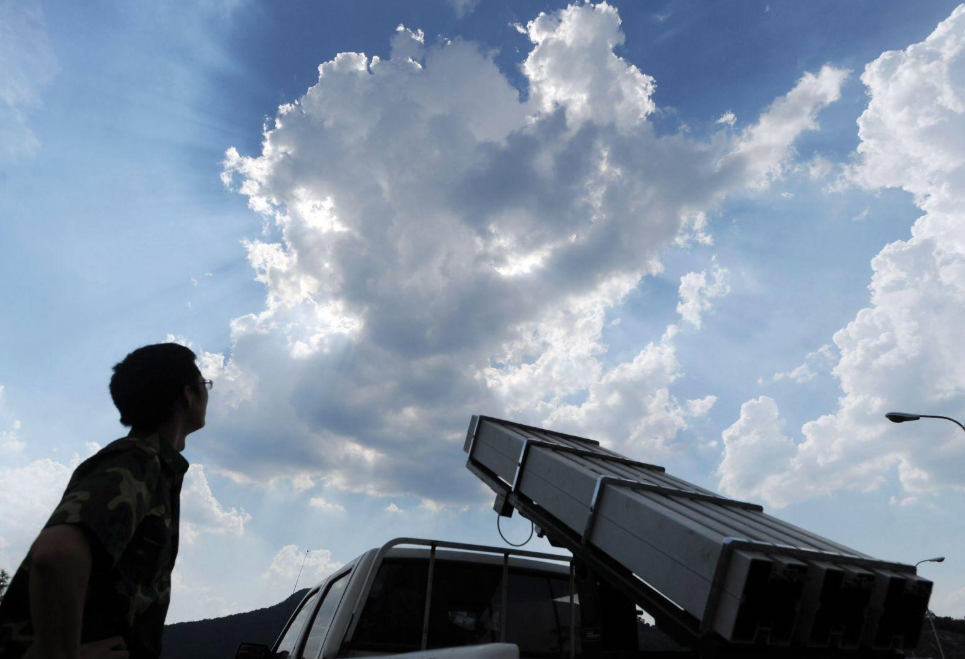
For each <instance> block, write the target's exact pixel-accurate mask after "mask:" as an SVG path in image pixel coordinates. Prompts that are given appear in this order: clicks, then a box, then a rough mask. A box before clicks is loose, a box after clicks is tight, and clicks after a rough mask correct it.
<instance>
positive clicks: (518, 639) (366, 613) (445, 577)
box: [237, 538, 679, 659]
mask: <svg viewBox="0 0 965 659" xmlns="http://www.w3.org/2000/svg"><path fill="white" fill-rule="evenodd" d="M601 589H602V591H606V585H605V584H600V583H599V582H597V581H596V580H595V579H592V577H591V576H590V575H589V573H588V572H587V571H586V570H584V569H581V568H580V567H579V566H577V565H574V563H573V561H572V559H571V557H570V556H569V555H562V554H559V555H558V554H545V553H537V552H529V551H514V550H511V549H503V548H495V547H483V546H478V545H465V544H460V543H450V542H442V541H434V540H418V539H412V538H398V539H396V540H393V541H390V542H388V543H386V544H385V545H383V546H382V547H380V548H376V549H371V550H369V551H367V552H365V553H364V554H362V555H361V556H359V557H357V558H356V559H355V560H353V561H351V562H350V563H349V564H347V565H345V566H343V567H342V568H340V569H339V570H338V571H336V572H335V573H333V574H332V575H331V576H330V577H328V578H327V579H325V580H324V581H322V582H321V583H319V584H317V585H316V586H315V587H313V588H312V589H311V590H310V591H309V592H308V593H307V594H306V595H305V597H304V598H303V600H302V601H301V603H300V604H299V605H298V608H297V609H296V610H295V612H294V613H293V614H292V616H291V618H290V619H289V621H288V623H287V625H286V626H285V628H284V629H283V630H282V632H281V634H280V635H279V637H278V639H277V641H276V642H275V644H274V646H273V647H271V648H267V647H265V646H255V645H250V644H243V645H242V646H241V647H240V648H239V651H238V655H237V657H238V659H256V658H258V659H261V658H270V659H296V658H298V659H334V658H336V657H339V658H341V657H346V658H348V657H369V656H384V655H395V654H403V653H419V652H428V653H429V655H431V656H440V655H452V654H454V653H455V655H456V656H465V655H468V656H471V657H475V658H476V659H480V658H483V657H485V658H487V659H497V658H498V659H510V658H511V657H533V658H534V659H571V658H572V659H576V658H577V657H579V658H580V659H584V658H586V659H592V658H593V657H599V656H600V654H601V651H604V652H608V651H614V650H631V651H636V650H638V649H639V643H638V627H639V626H640V625H642V624H643V623H641V622H639V621H638V620H637V609H636V607H635V606H634V605H633V604H632V602H631V601H630V600H629V599H628V598H626V597H624V596H622V595H620V594H619V593H615V592H604V593H603V594H605V596H604V597H602V598H601V597H600V595H601V592H602V591H601ZM581 601H582V602H583V606H582V607H581ZM603 609H606V611H604V610H603ZM603 614H605V615H603ZM444 649H448V650H444ZM459 649H462V650H461V651H460V650H459ZM678 656H679V655H678Z"/></svg>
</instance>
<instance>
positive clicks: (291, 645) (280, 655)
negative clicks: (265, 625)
mask: <svg viewBox="0 0 965 659" xmlns="http://www.w3.org/2000/svg"><path fill="white" fill-rule="evenodd" d="M317 599H318V591H317V590H316V591H315V592H314V593H313V594H312V595H311V597H309V598H307V599H306V600H305V602H304V603H303V604H302V606H301V608H300V609H298V613H296V614H295V617H294V618H293V619H292V624H290V625H289V626H288V629H286V630H285V634H284V635H283V636H282V637H281V640H280V641H279V642H278V647H277V648H276V649H275V652H274V654H272V655H271V659H287V657H288V655H290V654H291V652H292V650H294V649H295V641H297V640H298V634H299V633H300V632H301V631H302V627H304V626H305V620H306V619H307V618H308V614H309V613H311V612H312V608H314V606H315V600H317Z"/></svg>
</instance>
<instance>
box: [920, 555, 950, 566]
mask: <svg viewBox="0 0 965 659" xmlns="http://www.w3.org/2000/svg"><path fill="white" fill-rule="evenodd" d="M944 562H945V557H944V556H936V557H935V558H923V559H922V560H920V561H918V562H917V563H915V567H918V566H919V565H921V564H922V563H944Z"/></svg>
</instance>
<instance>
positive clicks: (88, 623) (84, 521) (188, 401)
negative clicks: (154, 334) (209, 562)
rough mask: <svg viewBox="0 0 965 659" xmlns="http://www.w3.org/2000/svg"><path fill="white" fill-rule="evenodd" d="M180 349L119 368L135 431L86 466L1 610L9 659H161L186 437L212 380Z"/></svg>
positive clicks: (2, 657) (199, 418)
mask: <svg viewBox="0 0 965 659" xmlns="http://www.w3.org/2000/svg"><path fill="white" fill-rule="evenodd" d="M196 359H197V357H196V355H195V354H194V352H192V351H191V350H189V349H188V348H185V347H184V346H181V345H178V344H175V343H161V344H157V345H150V346H145V347H143V348H138V349H137V350H135V351H134V352H132V353H131V354H129V355H128V356H127V357H125V358H124V360H123V361H122V362H120V363H119V364H117V365H116V366H114V375H113V377H112V378H111V383H110V392H111V398H113V400H114V404H115V405H116V406H117V409H118V410H119V411H120V413H121V423H122V424H123V425H125V426H128V427H130V429H131V431H130V434H128V436H127V437H123V438H121V439H118V440H116V441H114V442H111V443H110V444H108V445H107V446H106V447H104V448H103V449H101V450H100V451H99V452H98V453H96V454H95V455H93V456H92V457H90V458H88V459H87V460H86V461H85V462H83V463H82V464H81V465H79V466H78V467H77V469H76V470H75V471H74V473H73V475H72V476H71V479H70V483H69V484H68V485H67V489H66V491H65V492H64V496H63V498H62V499H61V501H60V504H59V505H58V506H57V508H56V509H55V510H54V512H53V514H52V515H51V517H50V519H49V520H48V521H47V524H46V525H45V526H44V529H43V530H42V531H41V532H40V535H39V536H37V539H36V540H35V541H34V543H33V545H32V546H31V548H30V551H29V552H28V554H27V557H26V558H25V559H24V561H23V563H22V564H21V565H20V569H18V570H17V573H16V574H15V575H14V578H13V580H12V581H11V582H10V587H9V588H8V590H7V593H6V596H5V597H4V598H3V603H2V604H0V659H21V658H24V659H35V658H36V659H40V658H43V659H48V658H57V659H60V658H65V659H76V658H78V657H82V658H84V659H127V658H128V657H131V658H133V659H141V658H142V657H145V658H151V659H153V658H156V657H158V656H159V655H160V652H161V633H162V632H163V629H164V618H165V616H166V614H167V609H168V604H169V602H170V599H171V571H172V569H173V568H174V561H175V558H176V557H177V553H178V524H179V513H180V496H181V483H182V481H183V479H184V473H185V472H186V471H187V469H188V462H187V460H185V459H184V457H183V456H182V455H181V451H183V450H184V444H185V438H186V437H187V436H188V435H189V434H191V433H192V432H194V431H196V430H199V429H200V428H202V427H203V426H204V421H205V412H206V410H207V405H208V390H209V389H210V388H211V386H212V383H211V381H209V380H204V378H203V377H202V376H201V371H200V370H198V367H197V365H196V364H195V360H196Z"/></svg>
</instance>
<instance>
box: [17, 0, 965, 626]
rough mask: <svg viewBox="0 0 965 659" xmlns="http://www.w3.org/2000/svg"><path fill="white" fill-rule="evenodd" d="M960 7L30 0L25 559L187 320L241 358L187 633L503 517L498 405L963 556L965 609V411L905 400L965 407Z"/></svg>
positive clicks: (227, 364) (22, 208)
mask: <svg viewBox="0 0 965 659" xmlns="http://www.w3.org/2000/svg"><path fill="white" fill-rule="evenodd" d="M963 12H965V10H962V9H956V5H955V3H953V2H937V1H936V2H930V3H927V4H921V3H917V4H914V5H913V4H910V3H906V2H877V3H868V2H809V3H792V2H776V1H772V2H718V3H712V4H711V3H698V2H626V3H623V2H614V3H612V4H611V5H606V6H594V5H575V6H573V7H569V6H568V5H567V3H530V2H497V1H495V0H494V1H492V2H489V1H487V0H481V1H480V2H475V3H474V2H460V1H457V0H438V1H431V2H430V1H428V0H426V1H419V2H408V3H401V2H394V1H393V2H388V1H387V2H368V1H366V2H359V1H355V2H347V1H346V2H315V3H309V2H298V1H295V0H286V1H284V2H263V3H259V2H253V1H245V0H239V1H229V0H223V1H220V2H217V1H210V2H203V3H186V2H185V3H181V2H176V3H166V4H161V3H157V4H154V3H138V4H137V5H129V4H124V3H109V2H103V3H96V4H95V5H94V6H90V5H88V6H84V7H80V6H77V5H75V4H73V3H66V2H28V3H22V2H16V3H14V2H2V3H0V123H2V124H3V125H4V126H5V127H4V128H2V129H0V138H2V142H0V209H2V210H0V214H2V215H0V281H2V282H3V285H2V286H0V309H2V311H0V337H2V339H3V344H4V345H5V346H7V349H6V350H4V351H2V352H0V386H2V390H0V475H2V479H0V480H2V482H3V485H0V508H3V510H4V513H5V514H4V515H3V516H2V517H3V518H4V519H3V521H0V566H4V567H6V568H7V569H11V568H15V567H16V564H17V563H19V561H20V559H21V558H22V556H23V554H24V553H25V552H26V549H27V547H28V546H29V542H30V541H31V539H32V538H33V536H34V535H35V534H36V532H37V531H38V530H39V522H38V521H37V520H39V519H43V517H44V516H45V514H46V512H47V511H49V510H50V509H51V508H52V506H53V505H54V503H55V502H56V499H57V496H58V495H59V493H60V491H62V488H63V486H64V484H65V482H66V478H67V476H68V475H69V471H70V468H71V465H72V464H73V463H74V461H75V460H76V459H79V458H83V457H85V456H86V455H87V454H88V453H89V452H90V451H92V450H94V447H93V446H92V445H91V444H90V443H92V442H94V443H97V444H99V445H101V446H102V445H104V444H106V443H107V442H109V441H110V440H112V439H114V438H116V437H118V436H120V435H121V434H123V430H122V428H121V427H120V426H119V424H118V423H117V414H116V412H115V410H114V409H113V407H112V405H111V403H110V400H109V397H108V395H107V389H106V384H107V380H108V378H109V374H110V367H111V366H112V365H113V364H114V363H115V362H117V361H118V360H119V359H121V358H122V357H123V356H124V355H125V354H126V353H127V352H129V351H130V350H131V349H133V348H135V347H137V346H139V345H143V344H145V343H152V342H157V341H162V340H166V338H168V337H169V336H171V337H173V338H174V339H176V340H179V341H182V342H185V343H188V344H190V345H191V346H192V347H193V348H194V349H195V350H196V351H197V352H199V354H202V357H203V364H204V365H205V366H206V368H207V370H208V372H209V373H210V376H211V377H212V378H213V379H215V381H216V387H215V390H214V391H213V392H212V408H211V412H210V417H209V425H208V427H207V428H205V429H204V431H202V432H199V433H198V434H197V435H195V436H192V437H191V438H189V441H188V448H187V451H186V456H187V457H188V458H189V460H191V462H192V464H193V465H194V466H193V468H192V470H191V472H190V473H191V474H192V475H191V476H190V478H189V484H188V487H187V489H186V492H185V508H184V510H185V524H186V525H187V527H188V536H189V538H190V541H189V542H187V543H186V544H185V545H184V546H183V549H182V554H181V557H180V558H179V566H178V583H177V586H176V588H175V593H174V598H173V604H172V609H171V619H172V620H175V621H177V620H189V619H197V618H201V617H208V616H212V615H222V614H225V613H228V612H232V611H238V610H245V609H249V608H254V607H256V606H263V605H266V604H269V603H272V602H274V601H277V600H279V599H281V598H282V597H284V596H285V595H286V594H287V593H288V592H290V590H288V589H289V588H291V586H292V585H293V584H292V582H293V580H294V574H295V572H296V571H297V565H298V561H299V555H300V554H301V553H302V552H304V550H305V549H312V550H314V551H313V553H312V554H311V559H310V560H311V561H312V563H311V569H309V570H308V573H309V574H310V577H311V578H315V577H318V576H321V575H323V574H324V573H325V572H326V570H330V569H332V568H333V566H335V565H336V564H338V563H339V562H345V561H348V560H350V559H351V558H353V557H354V556H355V555H356V554H357V553H359V552H361V551H362V550H364V549H366V548H368V547H370V546H374V545H377V544H380V543H382V542H384V541H385V540H387V539H389V538H391V537H394V536H396V535H415V536H432V537H440V538H449V539H455V540H470V541H474V542H481V543H487V544H499V542H500V541H499V538H498V535H497V534H496V532H495V520H494V519H493V516H494V515H493V513H492V512H491V510H490V508H489V506H490V504H491V501H490V500H489V499H490V496H489V495H488V494H486V493H485V492H484V491H482V490H481V489H480V487H479V486H478V484H477V483H476V481H475V480H474V479H473V477H472V476H471V475H470V474H469V473H468V472H466V471H465V469H464V468H463V467H462V462H463V460H462V454H461V453H460V451H459V449H460V447H461V441H460V436H461V435H462V434H463V433H464V432H465V426H466V425H467V424H468V420H469V415H470V414H472V413H479V412H483V413H491V414H496V415H502V416H505V417H507V418H513V419H518V420H520V421H526V422H530V423H535V424H540V425H545V426H547V427H553V428H557V429H560V430H566V431H570V432H576V433H578V434H584V435H586V436H590V437H594V438H597V439H601V440H604V441H606V442H608V443H610V444H611V445H612V446H613V447H614V448H616V449H617V450H620V451H622V452H625V453H627V454H630V455H633V456H634V457H639V458H641V459H647V460H648V461H651V462H657V463H659V464H664V465H666V466H667V467H668V469H669V470H670V471H672V472H673V473H675V474H678V475H680V476H683V477H685V478H688V479H690V480H692V481H694V482H697V483H699V484H701V485H704V486H707V487H710V488H712V489H715V490H718V491H722V492H724V493H726V494H729V495H732V496H736V497H742V498H747V499H752V500H755V501H760V502H761V503H763V504H764V505H765V506H766V507H767V508H768V510H769V511H770V512H772V513H774V514H777V515H778V516H780V517H783V518H785V519H788V520H789V521H792V522H794V523H797V524H800V525H802V526H805V527H807V528H809V529H811V530H813V531H816V532H818V533H821V534H824V535H827V536H829V537H831V538H833V539H835V540H838V541H840V542H844V543H845V544H848V545H851V546H854V547H855V548H857V549H860V550H862V551H865V552H868V553H871V554H873V555H876V556H880V557H882V558H887V559H894V560H900V561H910V562H915V561H917V560H920V559H922V558H927V557H929V556H932V555H936V554H944V555H946V556H947V557H948V560H947V561H946V562H945V563H944V564H942V565H938V566H936V565H925V566H923V567H922V573H923V574H924V575H925V576H927V577H928V578H931V579H934V580H935V583H936V591H935V595H934V597H933V600H932V608H933V609H935V610H936V611H937V612H939V613H943V614H948V615H957V616H962V615H965V567H963V566H965V554H962V553H961V552H960V550H959V549H958V548H959V547H961V546H965V537H963V532H962V531H961V530H960V528H961V525H960V524H958V523H957V520H958V519H960V518H961V514H962V512H963V505H965V499H963V496H962V490H963V488H965V481H963V480H962V477H961V470H960V469H956V465H958V464H961V463H960V461H961V460H962V459H965V438H963V437H961V436H960V433H958V434H956V430H955V429H954V427H952V426H950V425H949V427H944V426H942V425H940V424H938V423H934V424H926V423H925V422H921V423H920V424H915V425H912V426H900V427H899V426H893V425H890V424H887V423H886V422H884V420H883V417H882V415H883V413H884V411H888V410H889V409H894V408H908V409H912V410H914V411H922V412H933V413H943V414H950V415H953V416H959V417H962V416H965V390H963V385H962V382H965V368H963V367H960V366H958V361H959V359H958V353H957V350H956V348H957V341H956V336H957V334H956V333H957V331H958V330H957V328H958V327H960V323H959V321H960V320H963V315H965V314H963V311H962V303H961V300H962V299H965V297H963V296H962V295H963V293H962V292H963V291H965V276H963V274H962V273H963V272H965V236H963V234H962V228H961V227H962V222H961V220H962V217H963V213H965V212H963V206H965V183H963V181H965V176H963V165H962V164H961V163H962V161H963V155H965V144H962V140H961V137H960V135H963V134H965V124H963V116H965V114H963V113H965V110H963V107H965V100H963V97H965V94H963V92H962V89H963V87H965V80H963V79H962V70H963V69H962V62H963V60H965V53H963V50H962V46H961V42H962V37H963V34H965V18H963V16H965V14H963ZM541 13H543V14H544V15H543V16H542V17H541V18H538V17H540V15H541ZM400 25H404V26H405V28H404V29H403V30H401V31H397V28H398V26H400ZM420 31H421V32H420ZM930 35H931V36H930ZM889 51H893V52H892V54H890V55H886V53H888V52H889ZM340 53H364V54H365V56H366V57H367V58H369V59H365V60H363V59H361V56H350V55H342V56H340V55H339V54H340ZM374 56H377V57H378V58H379V59H380V62H378V63H374V62H373V61H372V59H371V58H373V57H374ZM320 65H324V67H326V68H325V69H324V70H325V71H326V73H324V74H323V76H322V79H321V80H320V79H319V66H320ZM866 67H867V68H866ZM863 74H864V76H863ZM310 90H311V91H310ZM280 106H285V107H284V109H280ZM264 129H267V130H269V131H270V134H269V136H268V137H267V138H266V136H265V134H264V133H263V130H264ZM231 149H233V150H232V151H229V150H231ZM222 178H224V179H226V181H227V184H226V183H225V181H223V180H222ZM256 277H258V279H257V280H256ZM8 511H12V512H9V513H8ZM526 531H528V528H524V526H523V524H522V523H521V522H519V521H518V520H514V521H513V522H512V523H511V524H510V525H509V528H508V532H509V533H514V532H515V533H518V534H520V535H522V534H524V533H525V532H526ZM956 552H958V554H956Z"/></svg>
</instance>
